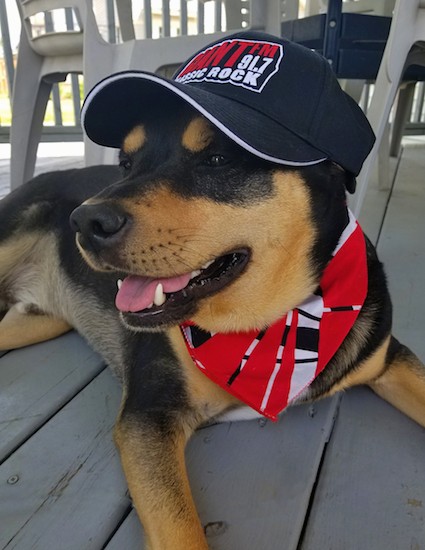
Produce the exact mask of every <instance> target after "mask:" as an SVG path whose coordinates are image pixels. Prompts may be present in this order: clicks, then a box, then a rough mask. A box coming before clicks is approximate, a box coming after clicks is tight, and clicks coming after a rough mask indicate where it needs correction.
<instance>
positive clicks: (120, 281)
mask: <svg viewBox="0 0 425 550" xmlns="http://www.w3.org/2000/svg"><path fill="white" fill-rule="evenodd" d="M121 285H122V279H118V281H117V287H118V290H119V289H120V288H121Z"/></svg>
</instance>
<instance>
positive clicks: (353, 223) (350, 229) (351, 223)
mask: <svg viewBox="0 0 425 550" xmlns="http://www.w3.org/2000/svg"><path fill="white" fill-rule="evenodd" d="M347 211H348V218H349V220H348V224H347V225H346V227H345V229H344V231H343V232H342V233H341V237H340V238H339V241H338V244H337V247H336V248H335V250H334V251H333V254H332V255H333V256H335V255H336V254H337V252H338V251H339V250H340V248H342V246H343V245H344V244H345V243H346V242H347V241H348V239H349V237H350V236H351V235H352V234H353V233H354V231H355V230H356V227H357V220H356V218H355V217H354V214H353V213H352V212H351V210H350V209H349V208H347Z"/></svg>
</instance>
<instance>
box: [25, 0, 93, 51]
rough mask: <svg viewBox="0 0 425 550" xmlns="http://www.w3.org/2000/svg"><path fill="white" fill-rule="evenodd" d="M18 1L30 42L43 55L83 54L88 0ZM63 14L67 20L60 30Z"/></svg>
mask: <svg viewBox="0 0 425 550" xmlns="http://www.w3.org/2000/svg"><path fill="white" fill-rule="evenodd" d="M17 5H18V9H19V13H20V16H21V21H22V26H23V29H24V31H25V34H26V36H27V38H28V42H29V44H30V45H31V47H32V48H33V50H34V51H35V52H36V53H38V54H39V55H41V56H43V57H50V56H67V55H78V54H81V55H82V53H83V42H84V40H83V21H84V20H85V16H86V0H17ZM59 15H60V16H61V17H60V19H62V21H63V24H62V25H61V29H60V30H58V28H57V21H58V19H59V17H58V16H59ZM55 23H56V25H55Z"/></svg>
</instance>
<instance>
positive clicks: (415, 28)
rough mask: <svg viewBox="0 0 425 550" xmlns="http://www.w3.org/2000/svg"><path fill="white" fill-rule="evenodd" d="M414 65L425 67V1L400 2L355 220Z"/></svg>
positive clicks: (373, 107) (375, 101)
mask: <svg viewBox="0 0 425 550" xmlns="http://www.w3.org/2000/svg"><path fill="white" fill-rule="evenodd" d="M412 65H423V66H425V0H398V1H397V3H396V6H395V10H394V15H393V21H392V24H391V30H390V34H389V38H388V42H387V45H386V47H385V51H384V55H383V58H382V62H381V65H380V68H379V73H378V76H377V79H376V83H375V91H374V93H373V96H372V101H371V104H370V107H369V110H368V118H369V121H370V123H371V125H372V128H373V130H374V132H375V135H376V142H375V145H374V147H373V149H372V151H371V152H370V154H369V156H368V158H367V159H366V161H365V163H364V165H363V168H362V170H361V172H360V174H359V176H358V178H357V192H356V194H355V195H354V198H353V201H352V202H351V205H352V208H353V210H354V213H355V215H356V216H358V214H359V213H360V210H361V207H362V204H363V201H364V197H365V194H366V190H367V185H368V182H369V178H370V174H371V170H372V168H373V165H374V163H375V160H376V157H377V154H378V151H379V147H380V145H381V142H382V139H383V136H384V133H385V127H386V125H387V123H388V119H389V115H390V111H391V107H392V105H393V103H394V99H395V96H396V93H397V90H398V87H399V85H400V82H401V79H402V76H403V73H405V69H406V68H407V67H409V66H412Z"/></svg>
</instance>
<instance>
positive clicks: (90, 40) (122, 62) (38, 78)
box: [11, 0, 226, 189]
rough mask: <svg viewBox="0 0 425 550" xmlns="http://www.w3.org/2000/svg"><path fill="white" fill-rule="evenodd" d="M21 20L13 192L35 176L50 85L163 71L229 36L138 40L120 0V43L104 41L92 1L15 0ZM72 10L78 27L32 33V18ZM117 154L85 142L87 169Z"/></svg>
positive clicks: (88, 85)
mask: <svg viewBox="0 0 425 550" xmlns="http://www.w3.org/2000/svg"><path fill="white" fill-rule="evenodd" d="M17 3H18V8H19V12H20V15H21V20H22V31H21V41H20V44H19V55H18V63H17V67H16V72H15V82H14V92H13V98H12V126H11V188H12V189H14V188H16V187H17V186H19V185H21V184H22V183H24V182H25V181H27V180H28V179H30V178H31V177H32V175H33V173H34V166H35V160H36V154H37V148H38V143H39V142H40V138H41V132H42V128H43V119H44V115H45V111H46V106H47V102H48V99H49V95H50V92H51V90H52V86H53V84H54V83H56V82H61V81H64V80H65V79H66V76H67V75H68V74H69V73H82V74H83V75H84V88H85V92H88V91H89V90H90V89H91V87H92V86H94V84H96V83H97V82H98V81H99V80H101V79H102V78H104V77H105V76H107V75H109V74H111V73H113V72H117V71H122V70H126V69H143V70H147V71H151V72H157V71H158V70H159V69H161V67H165V66H170V65H179V64H180V63H182V62H183V61H184V60H185V59H186V58H187V57H188V56H189V55H190V54H191V53H193V52H195V51H196V50H198V49H201V48H202V47H203V46H204V45H206V44H207V43H209V42H210V41H213V40H215V39H218V38H219V37H222V36H225V34H226V33H224V32H217V33H213V34H200V35H194V36H178V37H166V38H160V39H151V38H147V39H139V40H136V39H134V28H133V27H132V21H131V1H129V0H125V1H124V0H118V2H117V4H119V10H118V15H119V18H120V22H121V21H122V26H121V33H122V35H123V38H124V39H126V38H130V39H129V40H126V41H125V42H123V43H120V44H112V43H109V42H107V41H106V40H104V39H103V38H102V36H101V34H100V32H99V29H98V25H97V22H96V18H95V15H94V12H93V9H92V3H91V0H17ZM59 8H72V9H73V12H74V14H75V16H76V19H77V21H78V24H79V29H78V30H75V31H68V32H48V33H46V34H44V35H42V36H37V37H36V36H33V35H32V26H31V20H30V18H31V17H32V16H33V15H35V14H37V13H40V12H49V11H53V10H56V9H59ZM115 156H116V152H115V150H109V151H108V150H107V149H105V148H100V147H99V146H97V145H95V144H93V143H92V142H90V141H88V140H86V142H85V161H86V164H87V165H90V164H102V163H107V162H114V161H115Z"/></svg>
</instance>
